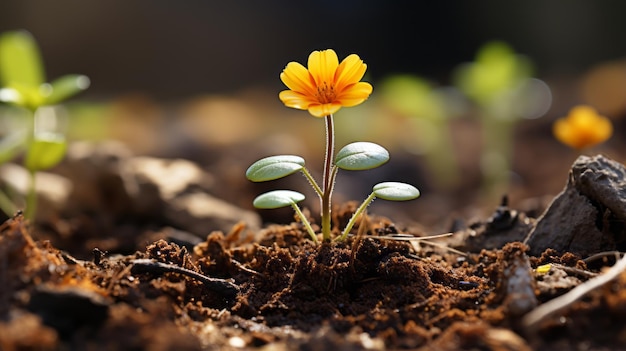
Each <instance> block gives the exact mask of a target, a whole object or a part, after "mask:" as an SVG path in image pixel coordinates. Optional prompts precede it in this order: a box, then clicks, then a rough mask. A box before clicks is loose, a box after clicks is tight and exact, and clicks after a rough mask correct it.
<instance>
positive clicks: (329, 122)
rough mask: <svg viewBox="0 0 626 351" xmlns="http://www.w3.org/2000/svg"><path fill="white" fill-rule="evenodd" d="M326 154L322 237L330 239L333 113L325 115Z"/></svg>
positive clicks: (333, 142)
mask: <svg viewBox="0 0 626 351" xmlns="http://www.w3.org/2000/svg"><path fill="white" fill-rule="evenodd" d="M325 119H326V154H325V157H324V178H323V181H322V183H323V184H322V186H323V189H322V190H323V191H322V197H321V201H322V206H321V207H322V238H323V240H325V241H326V240H330V230H331V227H330V218H331V216H330V209H331V194H332V192H333V181H334V176H333V174H332V173H333V172H332V170H331V168H332V164H333V157H334V156H333V153H334V150H335V130H334V124H333V115H332V114H330V115H328V116H326V118H325Z"/></svg>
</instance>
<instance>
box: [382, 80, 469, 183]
mask: <svg viewBox="0 0 626 351" xmlns="http://www.w3.org/2000/svg"><path fill="white" fill-rule="evenodd" d="M380 91H381V95H382V97H383V101H384V102H385V103H386V105H388V106H389V107H390V108H391V109H392V110H393V111H395V112H396V113H398V114H400V115H402V116H404V117H406V118H408V120H409V121H410V123H411V124H412V126H413V127H414V129H415V133H417V134H418V136H419V138H417V140H414V139H413V140H412V141H411V142H412V145H411V146H412V149H413V150H415V153H419V154H423V155H424V157H425V159H426V162H427V164H428V168H429V170H430V171H431V172H432V173H433V180H434V182H435V184H436V185H437V186H438V187H440V188H441V189H445V188H450V187H454V186H455V185H457V184H458V181H459V180H460V173H459V171H458V166H457V164H458V160H457V159H456V157H455V151H454V148H453V142H452V136H451V134H450V129H449V122H450V120H451V119H452V118H453V117H454V116H455V114H457V113H458V111H456V110H457V109H458V107H459V105H460V104H459V103H458V102H457V101H455V100H458V98H457V99H455V96H454V95H453V94H452V90H451V89H440V88H435V87H434V86H433V85H432V84H431V83H429V82H428V81H426V80H424V79H421V78H419V77H417V76H413V75H395V76H391V77H388V78H386V79H385V81H384V82H383V85H382V89H380ZM412 134H413V133H412ZM413 146H414V147H413Z"/></svg>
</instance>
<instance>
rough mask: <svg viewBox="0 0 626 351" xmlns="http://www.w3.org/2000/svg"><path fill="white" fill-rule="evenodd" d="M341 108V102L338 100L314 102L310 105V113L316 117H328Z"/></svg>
mask: <svg viewBox="0 0 626 351" xmlns="http://www.w3.org/2000/svg"><path fill="white" fill-rule="evenodd" d="M340 108H341V104H340V103H338V102H333V103H330V104H319V103H317V104H312V105H310V106H309V113H310V114H312V115H313V116H315V117H326V116H328V115H332V114H333V113H335V112H337V111H339V109H340Z"/></svg>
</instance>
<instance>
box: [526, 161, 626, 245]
mask: <svg viewBox="0 0 626 351" xmlns="http://www.w3.org/2000/svg"><path fill="white" fill-rule="evenodd" d="M625 220H626V169H625V168H624V166H623V165H622V164H620V163H618V162H615V161H613V160H610V159H608V158H606V157H604V156H601V155H598V156H594V157H588V156H580V157H579V158H578V159H577V160H576V162H575V163H574V165H573V166H572V168H571V170H570V174H569V179H568V182H567V185H566V186H565V188H564V189H563V191H562V192H561V193H560V194H559V195H558V196H557V197H555V198H554V200H553V201H552V203H551V204H550V206H549V207H548V208H547V209H546V211H545V212H544V213H543V214H542V215H541V216H540V217H539V219H538V220H537V223H536V225H535V227H534V228H533V229H532V230H531V231H530V232H529V234H528V236H527V237H526V240H525V243H526V244H527V245H528V246H530V254H532V255H540V254H541V253H542V252H543V251H544V250H545V249H548V248H552V249H555V250H557V251H559V252H565V251H569V252H573V253H576V254H579V255H581V256H587V255H591V254H593V253H597V252H601V251H609V250H616V249H617V241H618V240H619V239H618V236H621V235H623V229H622V230H619V231H620V232H619V233H618V232H616V230H612V229H611V226H610V224H611V222H616V221H619V222H622V223H623V222H624V221H625ZM622 227H623V225H622Z"/></svg>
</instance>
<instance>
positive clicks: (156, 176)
mask: <svg viewBox="0 0 626 351" xmlns="http://www.w3.org/2000/svg"><path fill="white" fill-rule="evenodd" d="M60 172H61V173H62V174H64V175H66V176H67V177H68V178H69V179H70V180H71V181H72V182H73V183H75V184H76V185H77V186H76V189H75V192H74V193H73V195H72V196H73V201H74V205H75V206H79V207H80V208H76V209H75V210H83V211H84V210H85V209H88V210H90V211H98V212H103V211H106V212H108V213H110V214H111V215H112V216H113V217H118V218H119V217H130V216H136V217H140V218H144V219H156V220H157V221H158V222H159V223H164V224H167V225H172V226H174V227H176V228H178V229H182V230H185V231H188V232H191V233H194V234H196V235H199V236H205V235H207V234H208V233H210V232H211V231H214V230H222V231H226V232H227V231H229V230H230V229H231V228H232V226H233V225H235V224H237V223H239V222H242V221H243V222H245V223H246V224H247V226H248V227H249V228H253V229H256V228H258V227H260V225H261V220H260V217H259V216H258V214H256V213H255V212H252V211H248V210H244V209H241V208H239V207H236V206H234V205H232V204H230V203H228V202H226V201H223V200H220V199H217V198H215V197H214V196H212V195H211V194H210V192H211V188H212V187H214V186H215V180H214V179H213V177H212V176H211V175H210V174H209V173H207V172H206V171H204V170H203V169H202V168H201V167H199V166H198V165H196V164H195V163H193V162H191V161H188V160H184V159H161V158H155V157H134V156H132V155H131V153H130V152H129V151H128V150H127V149H126V148H125V147H123V146H122V145H120V144H118V143H110V142H107V143H102V144H93V143H76V144H73V145H71V147H70V149H69V152H68V156H67V159H66V161H65V162H64V164H63V167H62V168H61V170H60ZM243 176H244V175H243V174H242V177H243Z"/></svg>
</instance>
